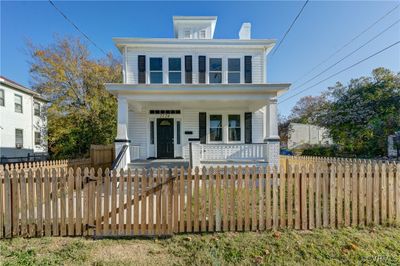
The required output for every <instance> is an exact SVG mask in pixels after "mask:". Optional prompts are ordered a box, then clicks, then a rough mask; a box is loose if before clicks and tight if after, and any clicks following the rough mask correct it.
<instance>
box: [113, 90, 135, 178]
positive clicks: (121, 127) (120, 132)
mask: <svg viewBox="0 0 400 266" xmlns="http://www.w3.org/2000/svg"><path fill="white" fill-rule="evenodd" d="M128 112H129V111H128V101H127V99H126V98H125V97H121V96H118V114H117V115H118V118H117V119H118V120H117V123H118V124H117V137H116V139H115V141H114V144H115V158H117V157H118V155H119V154H120V152H121V150H122V149H123V148H124V146H126V145H128V147H127V148H128V149H127V150H126V152H125V154H124V155H122V154H121V155H120V160H119V162H120V163H119V165H118V166H117V170H118V169H121V168H122V169H126V168H127V166H128V163H129V162H130V161H131V159H130V152H129V143H130V142H131V141H130V140H129V139H128Z"/></svg>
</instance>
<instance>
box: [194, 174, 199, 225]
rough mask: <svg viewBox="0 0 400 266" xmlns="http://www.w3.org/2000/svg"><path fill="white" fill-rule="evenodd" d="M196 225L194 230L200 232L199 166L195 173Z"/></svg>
mask: <svg viewBox="0 0 400 266" xmlns="http://www.w3.org/2000/svg"><path fill="white" fill-rule="evenodd" d="M193 201H194V213H193V214H194V217H193V219H194V226H193V232H199V168H198V167H196V169H195V173H194V198H193Z"/></svg>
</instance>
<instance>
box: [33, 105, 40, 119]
mask: <svg viewBox="0 0 400 266" xmlns="http://www.w3.org/2000/svg"><path fill="white" fill-rule="evenodd" d="M33 114H34V115H36V116H40V103H38V102H34V103H33Z"/></svg>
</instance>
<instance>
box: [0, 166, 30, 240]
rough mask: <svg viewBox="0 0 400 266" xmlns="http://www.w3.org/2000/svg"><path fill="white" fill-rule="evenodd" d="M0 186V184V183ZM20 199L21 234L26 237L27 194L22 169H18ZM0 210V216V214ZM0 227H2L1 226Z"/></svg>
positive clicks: (24, 174)
mask: <svg viewBox="0 0 400 266" xmlns="http://www.w3.org/2000/svg"><path fill="white" fill-rule="evenodd" d="M0 186H1V184H0ZM20 199H21V206H20V213H21V236H24V237H26V236H27V234H28V230H27V211H28V208H27V207H28V206H27V195H26V173H25V170H24V169H22V170H21V171H20ZM1 215H2V214H1V212H0V216H1ZM1 229H2V228H1Z"/></svg>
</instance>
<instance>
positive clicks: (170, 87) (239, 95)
mask: <svg viewBox="0 0 400 266" xmlns="http://www.w3.org/2000/svg"><path fill="white" fill-rule="evenodd" d="M105 85H106V88H107V90H108V91H109V92H110V93H112V94H113V95H115V96H125V97H128V98H129V97H130V96H132V97H134V98H135V99H136V100H144V101H146V100H150V101H151V100H155V99H165V100H167V99H169V98H171V99H173V100H177V99H178V98H179V97H182V98H183V99H185V100H187V99H190V97H195V98H196V99H197V100H199V99H200V98H202V99H205V100H207V99H214V100H215V99H217V98H219V97H222V99H225V100H226V99H228V98H232V99H243V100H244V99H248V100H251V99H255V100H260V98H271V97H276V96H279V95H280V94H282V93H284V92H286V91H287V90H288V89H289V87H290V84H289V83H261V84H254V83H252V84H121V83H106V84H105ZM160 96H162V97H160Z"/></svg>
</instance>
